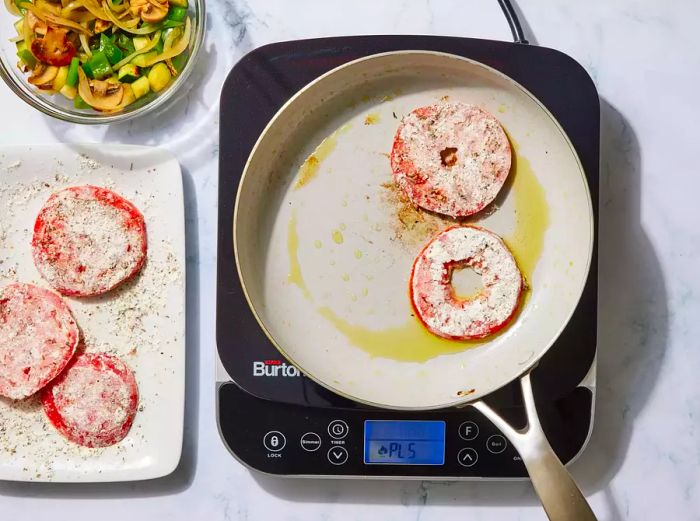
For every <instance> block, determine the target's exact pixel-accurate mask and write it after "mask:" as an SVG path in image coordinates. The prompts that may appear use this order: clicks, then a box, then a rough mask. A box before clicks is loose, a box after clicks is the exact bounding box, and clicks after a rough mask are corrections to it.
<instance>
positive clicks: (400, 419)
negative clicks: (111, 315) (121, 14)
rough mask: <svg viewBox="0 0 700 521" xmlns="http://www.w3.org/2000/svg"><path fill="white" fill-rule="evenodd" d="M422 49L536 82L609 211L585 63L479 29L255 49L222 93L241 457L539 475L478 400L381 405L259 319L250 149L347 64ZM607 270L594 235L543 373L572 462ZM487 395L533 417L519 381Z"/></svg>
mask: <svg viewBox="0 0 700 521" xmlns="http://www.w3.org/2000/svg"><path fill="white" fill-rule="evenodd" d="M415 49H424V50H434V51H440V52H446V53H453V54H457V55H460V56H464V57H468V58H471V59H473V60H477V61H480V62H482V63H485V64H487V65H489V66H491V67H493V68H495V69H498V70H500V71H502V72H503V73H505V74H507V75H508V76H510V77H512V78H514V79H515V80H516V81H518V82H519V83H521V84H522V85H524V86H525V87H526V88H527V89H528V90H530V92H532V93H533V94H534V95H535V96H536V97H537V98H538V99H539V100H540V101H541V102H542V103H543V104H544V105H545V106H546V107H547V108H548V109H549V111H550V112H551V113H552V114H553V115H554V116H555V117H556V118H557V120H558V121H559V123H560V124H561V125H562V127H563V128H564V129H565V131H566V132H567V134H568V136H569V138H570V140H571V142H572V143H573V145H574V147H575V148H576V151H577V153H578V155H579V158H580V160H581V163H582V164H583V167H584V170H585V172H586V176H587V179H588V184H589V187H590V190H591V195H592V199H593V207H594V216H595V218H596V220H597V216H598V204H597V199H598V168H599V137H600V136H599V101H598V95H597V92H596V89H595V87H594V85H593V83H592V81H591V79H590V77H589V76H588V75H587V74H586V72H585V71H584V70H583V68H582V67H581V66H580V65H579V64H578V63H576V62H575V61H574V60H573V59H571V58H569V57H568V56H566V55H565V54H562V53H560V52H558V51H555V50H552V49H547V48H543V47H536V46H530V45H526V44H523V43H506V42H498V41H490V40H478V39H470V38H450V37H433V36H362V37H339V38H323V39H314V40H302V41H293V42H284V43H276V44H272V45H268V46H265V47H261V48H258V49H256V50H254V51H252V52H251V53H250V54H248V55H247V56H245V57H244V58H243V59H242V60H241V61H240V62H239V63H238V64H237V65H236V66H235V67H234V68H233V70H232V71H231V73H230V74H229V76H228V79H227V80H226V83H225V85H224V88H223V91H222V94H221V108H220V117H221V119H220V142H221V147H220V151H219V207H218V258H217V262H218V273H217V282H218V286H217V319H216V323H217V332H216V342H217V346H216V347H217V355H218V360H217V383H216V386H217V417H218V418H217V419H218V425H219V430H220V434H221V437H222V439H223V441H224V443H225V445H226V447H227V448H228V449H229V450H230V452H231V454H232V455H233V456H234V457H235V458H237V459H238V460H239V461H240V462H241V463H243V464H244V465H246V466H248V467H249V468H251V469H254V470H256V471H261V472H265V473H268V474H274V475H280V476H296V477H314V476H324V477H338V478H342V477H385V478H416V479H438V480H450V479H484V478H486V479H488V478H491V479H494V478H500V479H513V478H523V477H526V476H527V473H526V471H525V467H524V465H523V463H522V462H521V460H520V456H519V455H518V453H517V452H516V451H515V449H514V448H513V447H511V446H510V445H509V444H508V442H507V440H506V438H505V437H504V436H503V435H502V434H501V433H500V432H499V431H498V429H496V427H494V426H493V425H492V424H491V423H490V422H489V421H488V420H487V419H486V418H485V417H483V416H482V415H481V414H480V413H479V412H478V411H476V410H475V409H473V408H471V407H465V408H451V409H444V410H439V411H429V412H399V411H389V410H382V409H375V408H369V407H367V406H364V405H361V404H358V403H355V402H352V401H349V400H347V399H345V398H343V397H341V396H338V395H336V394H334V393H332V392H330V391H328V390H327V389H325V388H323V387H321V386H319V385H318V384H316V383H314V382H313V381H311V380H310V379H308V378H306V377H305V376H304V375H303V374H300V372H299V371H298V369H297V368H296V367H294V366H293V365H292V364H291V363H290V362H289V361H287V360H285V359H284V358H283V357H282V355H281V354H280V353H279V352H278V351H277V350H276V348H275V347H274V345H272V344H271V343H270V341H269V340H268V338H267V337H266V336H265V334H264V333H263V331H262V330H261V328H260V327H259V325H258V323H257V321H256V319H255V317H254V316H253V313H252V312H251V310H250V308H249V307H248V304H247V301H246V299H245V296H244V294H243V291H242V289H241V285H240V281H239V278H238V273H237V270H236V263H235V259H234V250H233V239H232V237H233V233H232V226H233V207H234V201H235V197H236V191H237V188H238V183H239V181H240V178H241V174H242V172H243V168H244V165H245V162H246V160H247V158H248V155H249V154H250V152H251V150H252V148H253V145H254V144H255V142H256V140H257V138H258V136H259V135H260V133H261V132H262V130H263V128H264V127H265V126H266V124H267V123H268V122H269V121H270V119H271V118H272V116H273V115H274V114H275V112H276V111H277V110H278V109H279V108H280V107H281V106H282V105H283V104H284V103H285V102H286V101H287V100H288V99H289V98H290V97H291V96H292V95H293V94H294V93H295V92H296V91H297V90H299V89H300V88H302V87H303V86H304V85H306V84H307V83H309V82H310V81H312V80H314V79H315V78H317V77H318V76H320V75H321V74H323V73H325V72H327V71H329V70H331V69H333V68H335V67H337V66H339V65H342V64H343V63H346V62H348V61H351V60H355V59H357V58H361V57H364V56H368V55H371V54H376V53H382V52H389V51H395V50H415ZM597 280H598V275H597V247H594V251H593V259H592V268H591V271H590V274H589V276H588V280H587V283H586V287H585V290H584V292H583V296H582V297H581V300H580V302H579V304H578V307H577V309H576V311H575V313H574V316H573V317H572V319H571V321H570V322H569V324H568V326H567V327H566V328H565V330H564V331H563V333H562V334H561V336H560V337H559V339H558V340H557V342H556V343H555V345H554V346H553V347H552V348H551V349H550V350H549V351H548V352H547V354H546V355H545V356H544V358H542V360H541V362H540V363H539V365H538V367H537V368H536V369H535V370H534V372H533V376H532V381H533V387H534V392H535V399H536V402H537V406H538V411H539V415H540V420H541V423H542V425H543V427H544V430H545V433H546V434H547V437H548V438H549V440H550V442H551V444H552V446H553V448H554V450H555V452H556V453H557V455H558V456H559V458H560V459H561V460H562V461H563V462H565V463H567V462H571V461H572V460H573V459H575V458H576V457H577V455H578V454H579V453H580V452H581V451H582V450H583V448H584V447H585V444H586V442H587V440H588V438H589V436H590V432H591V429H592V415H593V406H594V401H595V356H596V333H597V315H596V313H597ZM485 400H486V401H487V402H488V403H489V405H491V406H493V407H494V408H496V410H497V411H498V412H499V413H501V414H502V415H503V416H504V417H505V418H506V419H507V420H509V421H510V422H512V424H513V425H515V426H521V427H522V426H524V424H525V414H524V409H523V404H522V397H521V395H520V389H519V385H518V384H517V383H513V384H510V385H508V386H506V387H505V388H502V389H500V390H499V391H497V392H495V393H493V394H491V395H489V396H488V397H487V398H486V399H485ZM377 455H379V456H381V457H377Z"/></svg>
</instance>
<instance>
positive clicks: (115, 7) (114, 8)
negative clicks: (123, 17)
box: [107, 0, 129, 13]
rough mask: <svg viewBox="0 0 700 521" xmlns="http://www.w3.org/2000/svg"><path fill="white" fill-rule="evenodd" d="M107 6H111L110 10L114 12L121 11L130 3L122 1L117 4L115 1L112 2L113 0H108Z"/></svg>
mask: <svg viewBox="0 0 700 521" xmlns="http://www.w3.org/2000/svg"><path fill="white" fill-rule="evenodd" d="M107 7H109V9H110V11H112V12H114V13H121V12H122V11H124V10H125V9H126V8H128V7H129V4H127V3H126V2H122V3H121V4H120V5H116V4H115V3H114V2H112V0H107Z"/></svg>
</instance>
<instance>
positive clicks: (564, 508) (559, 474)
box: [472, 373, 597, 521]
mask: <svg viewBox="0 0 700 521" xmlns="http://www.w3.org/2000/svg"><path fill="white" fill-rule="evenodd" d="M520 386H521V388H522V391H523V400H524V402H525V410H526V412H527V423H528V424H527V427H525V429H523V430H522V431H518V430H515V429H514V428H513V427H511V426H510V425H509V424H508V422H506V421H505V420H504V419H503V418H501V417H500V416H499V415H498V414H497V413H496V412H495V411H494V410H493V409H491V407H489V406H488V405H486V404H485V403H484V402H483V401H478V402H475V403H473V404H472V406H473V407H475V408H476V409H477V410H478V411H479V412H481V413H482V414H483V415H484V416H486V417H487V418H488V419H489V420H491V422H493V424H494V425H496V427H498V428H499V429H500V430H501V432H503V434H505V435H506V437H507V438H508V440H509V441H510V442H511V443H512V444H513V446H514V447H515V449H516V450H517V451H518V452H519V453H520V457H521V458H522V459H523V463H525V467H527V471H528V473H529V474H530V479H531V480H532V485H533V486H534V487H535V492H537V495H538V496H539V498H540V501H541V502H542V506H543V507H544V510H545V512H547V517H549V519H550V520H551V521H597V518H596V517H595V514H594V513H593V511H592V510H591V507H590V506H589V505H588V502H587V501H586V498H585V497H583V494H582V493H581V491H580V490H579V488H578V486H577V485H576V483H575V482H574V480H573V478H572V477H571V474H569V471H568V470H566V467H564V465H563V464H562V462H561V461H559V458H558V457H557V455H556V454H555V453H554V451H553V450H552V447H551V445H550V444H549V442H548V441H547V437H546V436H545V434H544V431H543V430H542V426H541V425H540V420H539V417H538V416H537V409H536V407H535V399H534V396H533V393H532V383H531V382H530V373H527V374H525V375H524V376H522V377H521V378H520Z"/></svg>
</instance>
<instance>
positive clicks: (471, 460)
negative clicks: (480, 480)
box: [457, 447, 479, 467]
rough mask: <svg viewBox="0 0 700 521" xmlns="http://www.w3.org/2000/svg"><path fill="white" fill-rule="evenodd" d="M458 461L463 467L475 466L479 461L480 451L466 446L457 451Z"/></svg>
mask: <svg viewBox="0 0 700 521" xmlns="http://www.w3.org/2000/svg"><path fill="white" fill-rule="evenodd" d="M457 461H458V462H459V464H460V465H462V466H463V467H473V466H474V465H476V462H477V461H479V453H478V452H476V451H475V450H474V449H472V448H471V447H466V448H464V449H462V450H460V451H459V452H458V453H457Z"/></svg>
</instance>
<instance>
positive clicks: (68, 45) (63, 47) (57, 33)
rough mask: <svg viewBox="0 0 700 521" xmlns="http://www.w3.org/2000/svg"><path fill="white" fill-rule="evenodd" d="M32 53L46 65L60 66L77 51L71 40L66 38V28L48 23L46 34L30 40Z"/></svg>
mask: <svg viewBox="0 0 700 521" xmlns="http://www.w3.org/2000/svg"><path fill="white" fill-rule="evenodd" d="M31 50H32V54H33V55H34V56H36V57H37V59H38V60H39V61H41V62H43V63H46V64H48V65H55V66H57V67H61V66H63V65H68V64H69V63H70V61H71V59H72V58H73V56H75V54H76V53H77V49H76V48H75V45H74V44H73V42H71V41H70V40H69V39H68V30H67V29H63V28H62V27H54V26H53V25H48V26H47V27H46V36H44V37H43V38H37V39H36V40H34V41H33V42H32V46H31Z"/></svg>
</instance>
